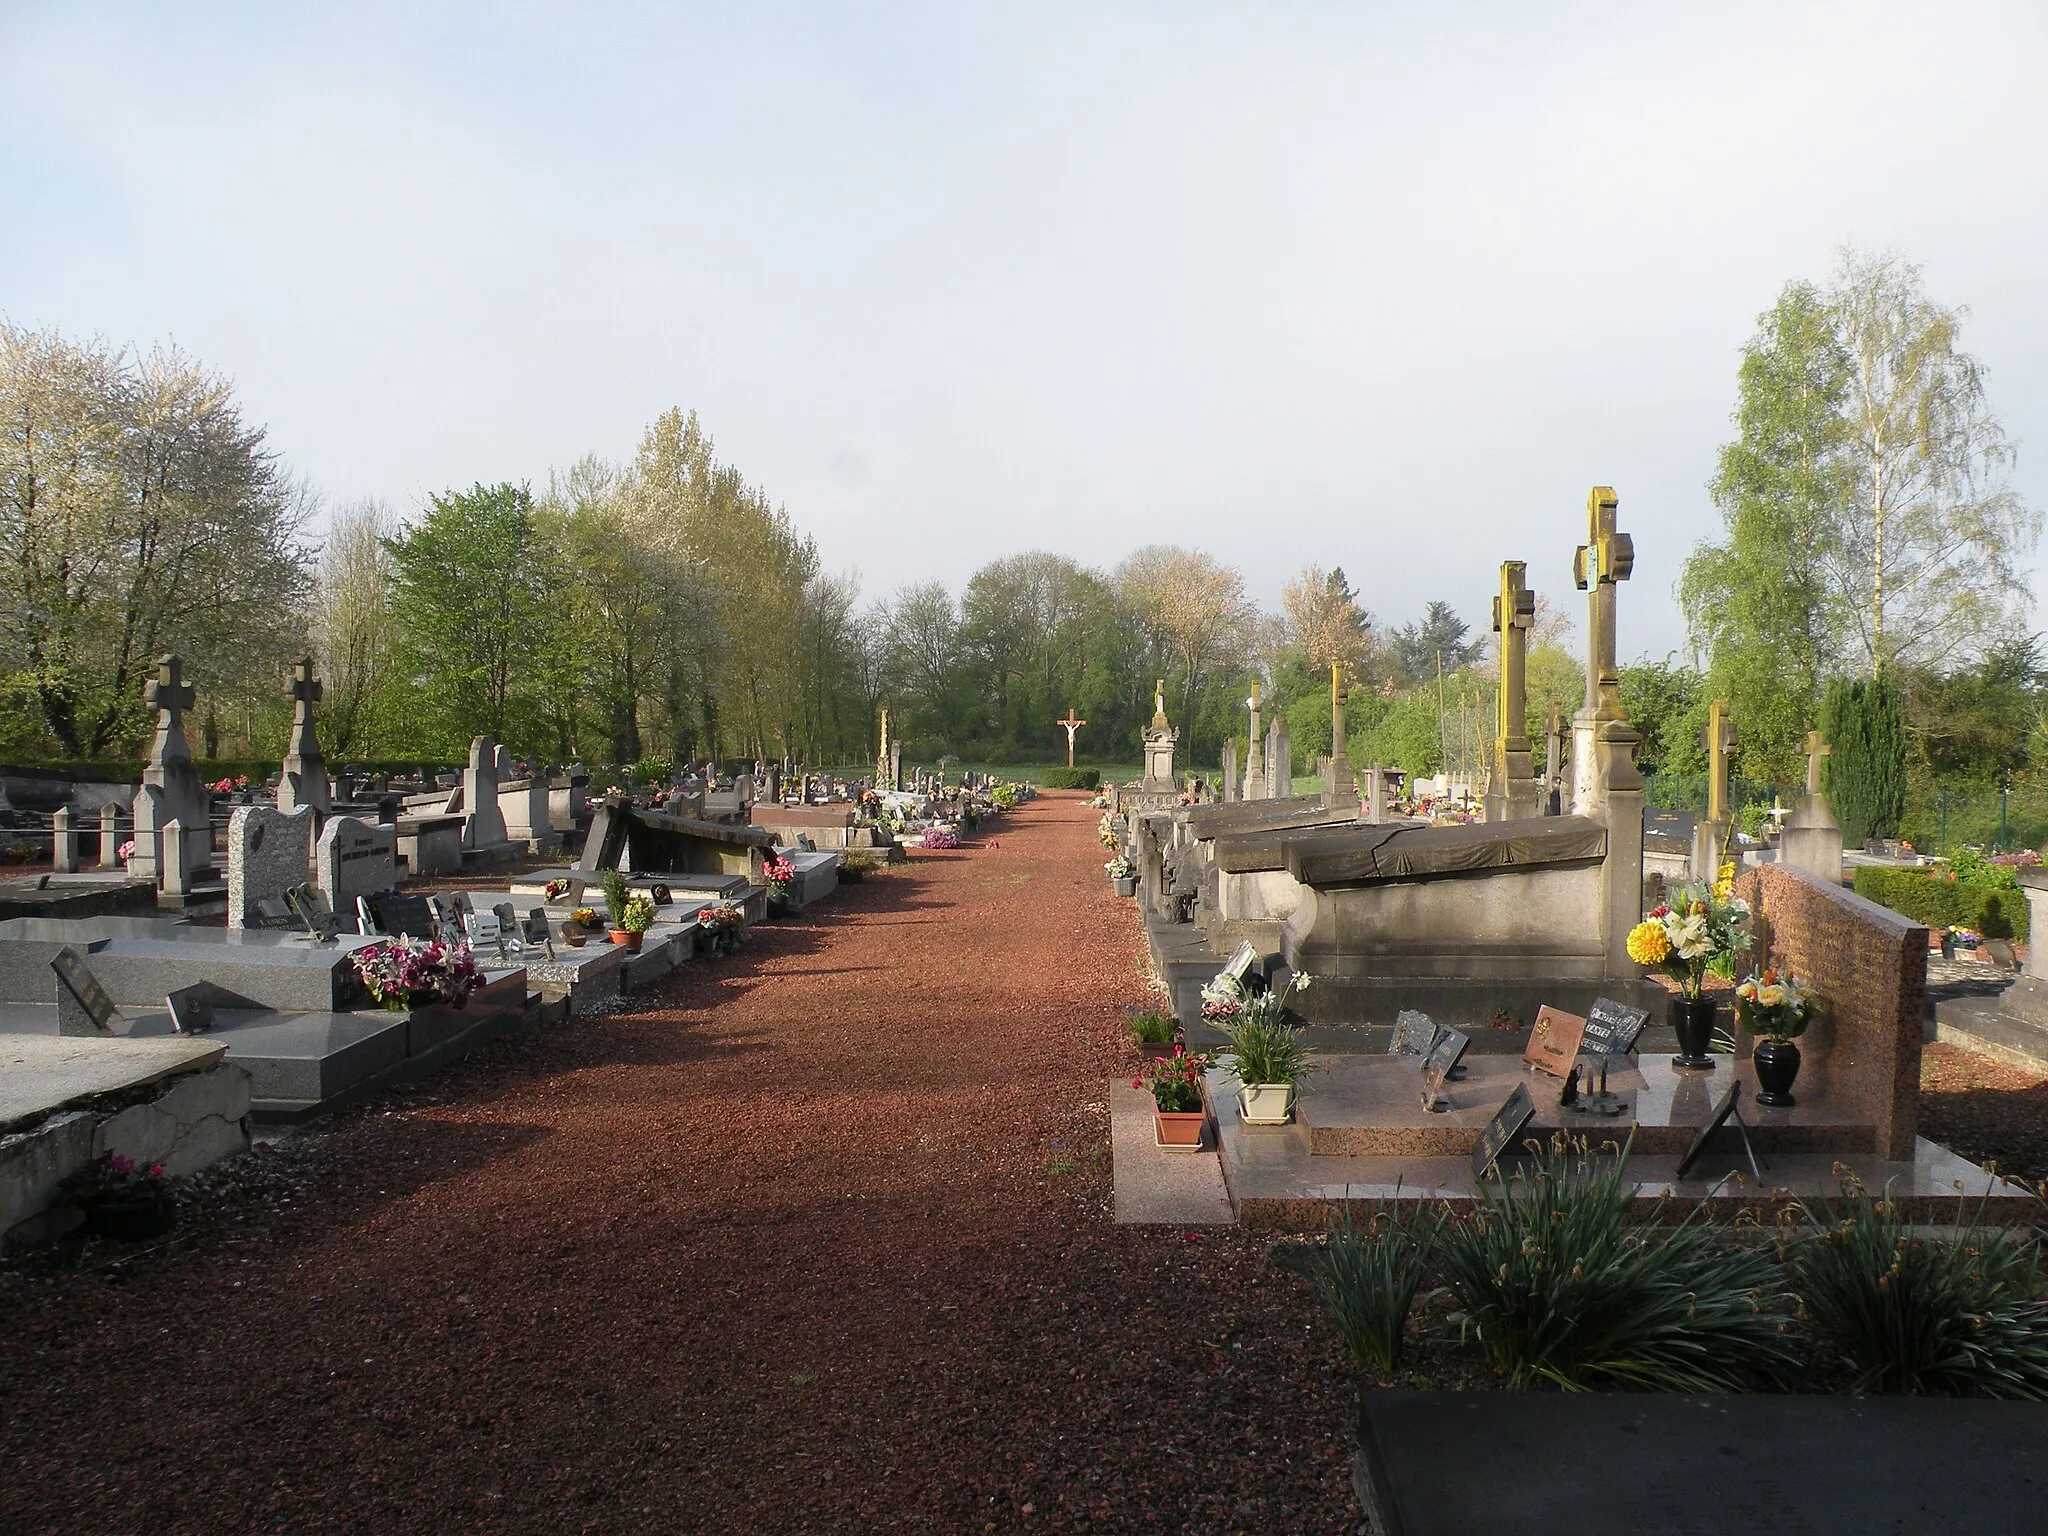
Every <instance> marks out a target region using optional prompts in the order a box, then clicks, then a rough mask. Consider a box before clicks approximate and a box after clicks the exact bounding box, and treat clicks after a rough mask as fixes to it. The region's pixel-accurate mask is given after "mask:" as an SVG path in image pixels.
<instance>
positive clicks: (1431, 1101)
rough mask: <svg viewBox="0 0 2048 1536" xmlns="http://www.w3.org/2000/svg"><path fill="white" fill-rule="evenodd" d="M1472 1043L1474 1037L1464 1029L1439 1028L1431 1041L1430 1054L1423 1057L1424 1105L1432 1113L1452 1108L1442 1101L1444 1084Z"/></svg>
mask: <svg viewBox="0 0 2048 1536" xmlns="http://www.w3.org/2000/svg"><path fill="white" fill-rule="evenodd" d="M1471 1043H1472V1037H1471V1036H1470V1035H1467V1034H1466V1033H1464V1032H1463V1031H1462V1030H1456V1029H1448V1028H1445V1029H1439V1030H1438V1031H1437V1033H1436V1038H1435V1039H1434V1040H1433V1041H1431V1043H1430V1047H1429V1054H1428V1055H1427V1056H1425V1057H1423V1059H1422V1107H1423V1108H1424V1109H1426V1110H1428V1111H1429V1112H1430V1113H1431V1114H1440V1113H1442V1112H1443V1111H1445V1110H1447V1109H1449V1108H1450V1106H1449V1105H1448V1104H1445V1103H1443V1102H1442V1095H1443V1089H1444V1084H1445V1083H1446V1082H1448V1081H1449V1080H1450V1076H1451V1073H1452V1072H1454V1071H1456V1070H1457V1066H1458V1063H1459V1061H1460V1060H1461V1059H1463V1057H1464V1055H1465V1048H1466V1047H1467V1046H1469V1045H1470V1044H1471Z"/></svg>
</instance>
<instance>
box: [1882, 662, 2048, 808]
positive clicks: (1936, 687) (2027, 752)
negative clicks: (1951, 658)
mask: <svg viewBox="0 0 2048 1536" xmlns="http://www.w3.org/2000/svg"><path fill="white" fill-rule="evenodd" d="M2042 680H2043V679H2042V665H2041V656H2040V643H2039V641H2038V640H2036V639H2034V638H2033V637H2031V636H2030V637H2028V638H2025V639H2021V640H2014V641H2009V642H2007V643H2006V644H2004V645H2000V646H1996V647H1994V648H1993V649H1992V650H1991V651H1990V653H1989V654H1988V655H1986V656H1985V658H1984V660H1983V661H1982V662H1980V663H1979V664H1978V665H1977V666H1975V667H1969V668H1963V669H1959V670H1957V671H1955V672H1950V673H1945V674H1944V673H1934V672H1928V671H1925V670H1914V671H1911V672H1908V673H1907V674H1906V676H1905V679H1904V685H1905V688H1906V702H1907V720H1908V728H1909V730H1910V733H1911V736H1912V739H1913V741H1914V744H1915V745H1916V746H1917V747H1918V749H1919V754H1918V755H1919V757H1920V760H1921V762H1922V763H1924V764H1925V765H1926V767H1927V769H1928V770H1929V771H1930V772H1931V773H1933V774H1934V775H1935V776H1937V777H1938V778H1941V779H1946V780H1956V781H1962V782H1969V783H1977V784H1984V785H1994V784H2002V783H2005V782H2007V781H2008V780H2009V779H2010V778H2011V777H2012V776H2013V775H2014V774H2016V773H2020V772H2022V771H2023V770H2025V769H2026V768H2027V767H2028V765H2029V763H2030V762H2031V760H2032V736H2033V732H2034V727H2035V725H2036V723H2037V721H2038V720H2039V718H2040V710H2041V685H2042Z"/></svg>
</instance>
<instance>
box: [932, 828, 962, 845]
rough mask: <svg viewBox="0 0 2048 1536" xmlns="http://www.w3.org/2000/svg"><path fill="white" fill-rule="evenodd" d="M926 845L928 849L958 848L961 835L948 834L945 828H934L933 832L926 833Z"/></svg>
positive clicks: (956, 833) (955, 833)
mask: <svg viewBox="0 0 2048 1536" xmlns="http://www.w3.org/2000/svg"><path fill="white" fill-rule="evenodd" d="M924 845H925V847H927V848H958V847H959V846H960V834H959V833H958V832H948V831H947V830H946V829H945V828H944V827H933V828H932V829H931V831H929V832H927V833H925V835H924Z"/></svg>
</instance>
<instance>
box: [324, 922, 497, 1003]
mask: <svg viewBox="0 0 2048 1536" xmlns="http://www.w3.org/2000/svg"><path fill="white" fill-rule="evenodd" d="M348 959H349V964H350V965H352V966H354V967H355V972H356V975H357V976H358V977H359V978H361V980H362V983H363V985H364V986H365V987H367V988H368V989H369V992H370V996H372V997H374V998H375V999H376V1000H377V1001H378V1002H380V1003H382V1004H383V1005H384V1006H385V1007H386V1008H406V1007H416V1006H418V1005H419V1004H422V1003H453V1004H454V1005H455V1006H456V1007H457V1008H462V1007H466V1006H467V1005H468V1003H469V996H470V994H471V993H472V992H474V991H476V989H477V988H478V987H480V986H482V985H483V980H484V973H483V971H482V970H481V969H480V968H479V967H478V965H477V963H476V957H475V956H474V955H472V954H471V953H470V950H469V946H468V945H467V944H443V943H440V942H438V941H435V940H430V939H411V938H406V937H404V936H403V935H401V936H400V937H398V938H395V939H385V940H382V941H381V942H379V943H376V944H371V945H368V946H366V947H364V948H362V949H359V950H356V951H355V952H354V953H353V954H351V955H350V956H349V957H348Z"/></svg>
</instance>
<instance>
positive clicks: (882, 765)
mask: <svg viewBox="0 0 2048 1536" xmlns="http://www.w3.org/2000/svg"><path fill="white" fill-rule="evenodd" d="M888 776H889V711H888V710H886V709H885V710H883V711H882V744H881V746H880V747H878V748H877V749H876V751H875V788H877V789H880V788H881V787H882V781H883V780H884V779H885V778H887V777H888Z"/></svg>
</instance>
